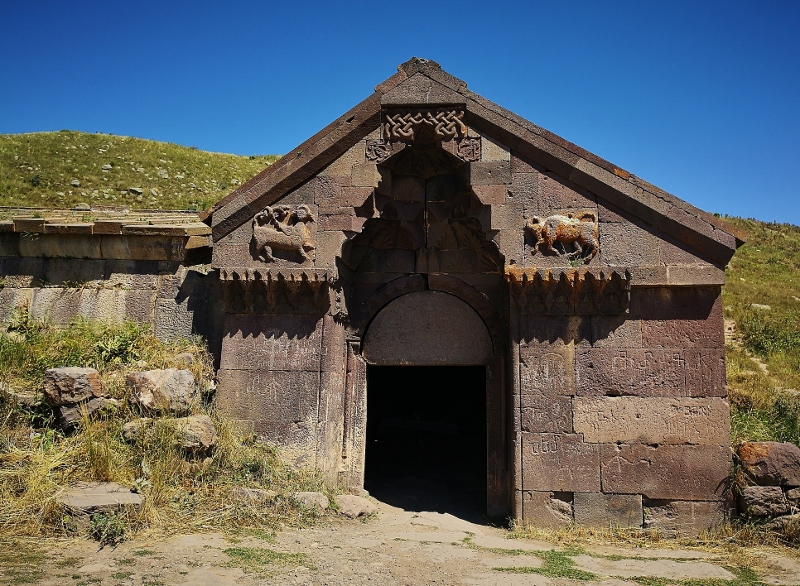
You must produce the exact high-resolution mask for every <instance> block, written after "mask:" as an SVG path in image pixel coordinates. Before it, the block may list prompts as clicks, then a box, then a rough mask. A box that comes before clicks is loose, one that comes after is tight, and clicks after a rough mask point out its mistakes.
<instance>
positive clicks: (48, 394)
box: [44, 366, 103, 407]
mask: <svg viewBox="0 0 800 586" xmlns="http://www.w3.org/2000/svg"><path fill="white" fill-rule="evenodd" d="M102 394H103V390H102V387H101V385H100V375H99V373H98V372H97V371H96V370H95V369H94V368H77V367H72V366H70V367H65V368H49V369H48V370H46V371H45V373H44V398H45V401H47V404H48V405H50V406H51V407H60V406H62V405H74V404H75V403H80V402H81V401H85V400H87V399H91V398H92V397H100V396H101V395H102Z"/></svg>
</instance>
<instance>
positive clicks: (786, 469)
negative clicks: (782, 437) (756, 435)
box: [738, 442, 800, 488]
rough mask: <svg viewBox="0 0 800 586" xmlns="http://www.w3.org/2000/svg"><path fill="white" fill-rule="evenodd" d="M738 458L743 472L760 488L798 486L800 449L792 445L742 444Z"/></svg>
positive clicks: (799, 478)
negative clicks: (760, 486)
mask: <svg viewBox="0 0 800 586" xmlns="http://www.w3.org/2000/svg"><path fill="white" fill-rule="evenodd" d="M738 452H739V458H740V459H741V461H742V464H743V466H744V469H745V472H746V473H747V474H748V476H750V478H752V479H753V481H754V482H756V483H757V484H760V485H762V486H784V487H789V488H793V487H796V486H800V448H798V447H797V446H796V445H794V444H792V443H788V442H787V443H779V442H744V443H743V444H742V445H741V446H740V447H739V450H738Z"/></svg>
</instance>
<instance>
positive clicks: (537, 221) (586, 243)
mask: <svg viewBox="0 0 800 586" xmlns="http://www.w3.org/2000/svg"><path fill="white" fill-rule="evenodd" d="M525 229H526V230H527V231H528V232H529V233H530V234H531V235H532V236H533V238H534V240H535V241H536V247H537V248H539V246H541V245H544V246H545V248H546V249H547V251H548V252H550V253H553V254H559V255H563V256H567V257H568V258H571V259H575V258H592V257H594V256H595V255H596V254H597V251H598V250H599V248H600V241H599V240H598V231H597V213H596V212H594V211H581V212H573V213H570V214H567V215H555V216H549V217H547V218H540V217H539V216H534V217H533V218H531V219H530V220H528V221H527V222H526V223H525ZM556 245H558V247H556ZM535 253H536V249H534V254H535Z"/></svg>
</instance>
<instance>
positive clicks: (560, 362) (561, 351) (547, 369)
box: [519, 344, 575, 396]
mask: <svg viewBox="0 0 800 586" xmlns="http://www.w3.org/2000/svg"><path fill="white" fill-rule="evenodd" d="M519 353H520V385H521V393H522V394H523V395H526V394H535V395H538V394H542V395H565V396H570V395H574V394H575V368H574V349H573V346H572V345H571V344H569V345H552V346H549V347H547V346H544V345H541V346H540V345H535V346H521V347H520V349H519Z"/></svg>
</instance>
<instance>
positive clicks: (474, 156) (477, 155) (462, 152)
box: [456, 138, 481, 163]
mask: <svg viewBox="0 0 800 586" xmlns="http://www.w3.org/2000/svg"><path fill="white" fill-rule="evenodd" d="M456 154H457V155H458V157H459V158H460V159H463V160H465V161H467V162H468V163H472V162H473V161H480V160H481V139H480V138H464V139H461V140H460V141H458V151H457V152H456Z"/></svg>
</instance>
